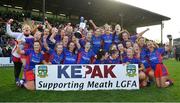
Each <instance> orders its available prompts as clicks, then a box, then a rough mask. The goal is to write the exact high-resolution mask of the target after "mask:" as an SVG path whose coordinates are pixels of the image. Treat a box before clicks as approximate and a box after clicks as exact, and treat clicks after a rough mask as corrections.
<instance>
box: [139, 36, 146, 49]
mask: <svg viewBox="0 0 180 103" xmlns="http://www.w3.org/2000/svg"><path fill="white" fill-rule="evenodd" d="M138 44H139V46H141V47H143V46H144V45H145V39H144V38H143V37H141V38H139V40H138Z"/></svg>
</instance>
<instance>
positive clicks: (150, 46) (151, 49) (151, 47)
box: [147, 41, 155, 51]
mask: <svg viewBox="0 0 180 103" xmlns="http://www.w3.org/2000/svg"><path fill="white" fill-rule="evenodd" d="M147 48H148V49H149V50H150V51H153V50H154V48H155V46H154V43H153V42H152V41H148V42H147Z"/></svg>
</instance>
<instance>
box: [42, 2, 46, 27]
mask: <svg viewBox="0 0 180 103" xmlns="http://www.w3.org/2000/svg"><path fill="white" fill-rule="evenodd" d="M45 7H46V0H43V24H45V9H46V8H45Z"/></svg>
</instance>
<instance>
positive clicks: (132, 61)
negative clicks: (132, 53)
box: [123, 57, 140, 64]
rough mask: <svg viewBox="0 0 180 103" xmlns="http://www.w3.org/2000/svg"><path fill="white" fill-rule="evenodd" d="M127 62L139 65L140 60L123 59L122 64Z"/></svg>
mask: <svg viewBox="0 0 180 103" xmlns="http://www.w3.org/2000/svg"><path fill="white" fill-rule="evenodd" d="M127 62H129V63H130V64H140V60H139V59H137V58H135V57H133V58H128V57H125V58H124V59H123V63H127Z"/></svg>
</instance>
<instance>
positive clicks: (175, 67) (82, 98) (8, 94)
mask: <svg viewBox="0 0 180 103" xmlns="http://www.w3.org/2000/svg"><path fill="white" fill-rule="evenodd" d="M165 65H166V66H167V67H168V71H169V73H170V78H172V79H173V80H174V82H175V83H174V85H173V86H171V87H168V88H163V89H162V88H156V86H155V84H153V85H151V86H150V87H146V88H143V89H140V90H98V91H63V92H62V91H28V90H26V89H22V88H18V87H16V86H15V84H14V78H13V69H12V67H11V68H5V67H4V68H2V67H1V68H0V102H12V101H14V102H20V101H21V102H132V101H134V102H155V101H156V102H180V62H176V61H175V60H166V61H165Z"/></svg>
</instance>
